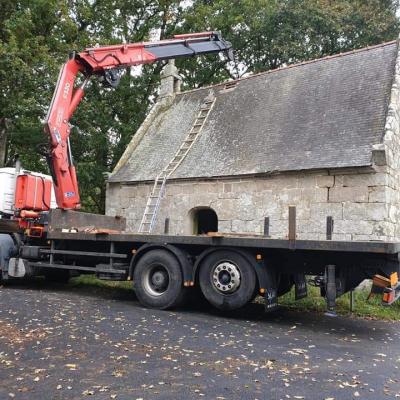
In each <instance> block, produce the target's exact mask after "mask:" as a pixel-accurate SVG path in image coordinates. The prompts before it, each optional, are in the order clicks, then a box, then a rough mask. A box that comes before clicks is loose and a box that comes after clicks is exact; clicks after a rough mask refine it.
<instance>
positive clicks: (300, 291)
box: [293, 274, 307, 300]
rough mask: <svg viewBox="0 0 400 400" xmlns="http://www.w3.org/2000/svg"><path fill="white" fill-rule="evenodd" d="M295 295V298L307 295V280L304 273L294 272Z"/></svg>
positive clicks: (298, 298)
mask: <svg viewBox="0 0 400 400" xmlns="http://www.w3.org/2000/svg"><path fill="white" fill-rule="evenodd" d="M293 279H294V296H295V300H300V299H303V298H304V297H307V282H306V277H305V275H304V274H294V275H293Z"/></svg>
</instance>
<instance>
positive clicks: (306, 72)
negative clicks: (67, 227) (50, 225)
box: [110, 42, 397, 182]
mask: <svg viewBox="0 0 400 400" xmlns="http://www.w3.org/2000/svg"><path fill="white" fill-rule="evenodd" d="M396 54H397V43H396V42H390V43H384V44H382V45H379V46H375V47H371V48H366V49H361V50H359V51H355V52H350V53H343V54H341V55H337V56H332V57H326V58H322V59H319V60H315V61H312V62H308V63H303V64H298V65H294V66H289V67H286V68H282V69H278V70H274V71H269V72H266V73H261V74H258V75H254V76H251V77H248V78H244V79H241V80H238V81H237V85H236V87H235V88H234V89H233V90H226V89H225V85H224V84H220V85H216V86H212V87H208V88H203V89H197V90H193V91H189V92H184V93H181V94H178V95H177V96H176V98H175V100H174V102H173V104H172V106H171V107H170V108H169V109H167V110H166V111H165V112H162V113H160V114H159V115H158V116H157V117H156V120H155V121H154V123H153V124H152V126H151V127H150V128H149V129H148V131H147V132H146V134H145V135H144V137H143V138H142V140H141V141H140V142H139V144H138V145H137V146H136V148H135V149H134V150H133V152H132V154H131V155H130V158H129V159H128V161H127V162H126V163H125V164H124V165H123V166H122V167H121V168H120V169H119V170H118V171H115V173H114V174H113V175H112V176H111V178H110V181H111V182H129V181H131V182H132V181H147V180H154V179H155V177H156V175H157V174H158V173H159V172H161V170H162V168H163V167H164V166H166V165H167V164H168V162H169V161H170V159H171V158H172V157H173V155H174V154H175V152H176V150H177V149H178V148H179V146H180V144H181V142H182V140H183V139H184V137H185V135H186V134H187V132H188V130H189V129H190V127H191V125H192V123H193V121H194V119H195V116H196V114H197V112H198V110H199V107H200V105H201V103H202V102H203V101H204V98H205V97H206V96H207V95H208V93H209V92H210V90H212V91H213V92H214V94H215V96H216V97H217V98H216V102H215V105H214V107H213V109H212V111H211V113H210V115H209V118H208V120H207V122H206V124H205V126H204V128H203V131H202V133H201V135H200V136H199V137H198V139H197V141H196V142H195V145H194V146H193V147H192V149H191V151H190V152H189V154H188V155H187V157H186V158H185V159H184V161H183V162H182V164H181V165H180V166H179V168H178V169H177V170H176V171H175V173H174V174H173V175H172V176H171V178H177V179H179V178H186V179H187V178H199V177H222V176H232V175H248V174H264V173H271V172H283V171H299V170H310V169H324V168H342V167H361V166H370V165H371V163H372V152H371V148H372V145H373V144H376V143H380V142H381V141H382V137H383V133H384V125H385V119H386V111H387V106H388V102H389V96H390V89H391V84H392V80H393V76H394V67H395V62H396Z"/></svg>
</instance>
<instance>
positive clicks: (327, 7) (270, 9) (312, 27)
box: [179, 0, 399, 87]
mask: <svg viewBox="0 0 400 400" xmlns="http://www.w3.org/2000/svg"><path fill="white" fill-rule="evenodd" d="M398 5H399V4H398V1H397V0H396V1H393V0H335V1H332V0H241V1H232V0H230V1H228V0H215V1H205V0H202V1H195V2H193V5H192V6H191V7H190V8H188V9H187V10H186V14H185V16H184V17H183V19H184V23H183V24H182V26H181V27H180V28H179V29H180V30H183V31H185V30H188V29H192V30H204V29H216V30H220V31H221V32H222V33H223V36H224V37H225V38H226V39H228V40H230V41H231V42H232V44H233V47H234V49H235V51H236V57H237V61H236V62H235V63H234V64H232V65H231V66H230V68H229V70H226V69H225V70H224V69H222V70H221V68H220V69H219V70H218V71H219V74H216V75H214V74H213V73H210V71H214V70H217V69H218V67H220V66H221V65H220V62H219V61H218V60H215V59H214V60H212V59H207V61H204V60H203V59H201V60H189V61H182V62H181V63H180V67H181V68H182V69H183V70H184V71H185V73H186V75H187V77H188V79H187V81H186V85H187V86H188V87H195V86H199V85H205V84H209V83H214V82H215V81H216V80H219V79H221V78H227V77H228V76H230V77H232V78H237V77H240V76H242V75H243V74H246V73H257V72H261V71H265V70H269V69H275V68H279V67H281V66H284V65H287V64H290V63H296V62H300V61H305V60H310V59H314V58H319V57H323V56H326V55H332V54H335V53H338V52H344V51H348V50H353V49H356V48H361V47H365V46H369V45H373V44H378V43H381V42H384V41H388V40H393V39H396V38H397V35H398V31H399V21H398V18H397V17H396V10H397V8H398Z"/></svg>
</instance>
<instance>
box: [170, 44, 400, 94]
mask: <svg viewBox="0 0 400 400" xmlns="http://www.w3.org/2000/svg"><path fill="white" fill-rule="evenodd" d="M395 43H398V39H395V40H391V41H389V42H383V43H379V44H375V45H373V46H367V47H362V48H361V49H354V50H349V51H345V52H343V53H336V54H332V55H329V56H324V57H321V58H314V59H312V60H307V61H301V62H298V63H294V64H289V65H286V66H284V67H280V68H275V69H270V70H267V71H262V72H258V73H256V74H251V75H249V76H245V77H242V78H238V79H232V80H231V81H224V82H220V83H215V84H213V85H208V86H202V87H199V88H195V89H190V90H186V91H184V92H180V93H177V94H176V95H178V96H179V95H185V94H187V93H192V92H196V91H199V90H204V89H210V88H214V87H218V86H222V85H225V84H226V83H227V82H240V81H244V80H246V79H252V78H256V77H259V76H260V75H268V74H272V73H276V72H280V71H285V70H288V69H291V68H296V67H301V66H303V65H308V64H314V63H317V62H320V61H326V60H330V59H333V58H339V57H345V56H349V55H352V54H356V53H362V52H366V51H370V50H375V49H377V48H380V47H385V46H390V45H392V44H395Z"/></svg>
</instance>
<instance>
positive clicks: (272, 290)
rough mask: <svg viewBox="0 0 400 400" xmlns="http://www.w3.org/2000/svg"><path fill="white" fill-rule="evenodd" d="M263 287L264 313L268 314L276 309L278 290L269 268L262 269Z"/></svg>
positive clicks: (273, 275)
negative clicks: (263, 275)
mask: <svg viewBox="0 0 400 400" xmlns="http://www.w3.org/2000/svg"><path fill="white" fill-rule="evenodd" d="M264 274H265V278H266V279H265V283H264V285H265V287H264V290H265V291H264V304H265V311H267V312H270V311H274V310H276V308H277V307H278V290H277V285H276V279H275V274H274V273H273V272H272V271H271V269H269V268H264Z"/></svg>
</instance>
